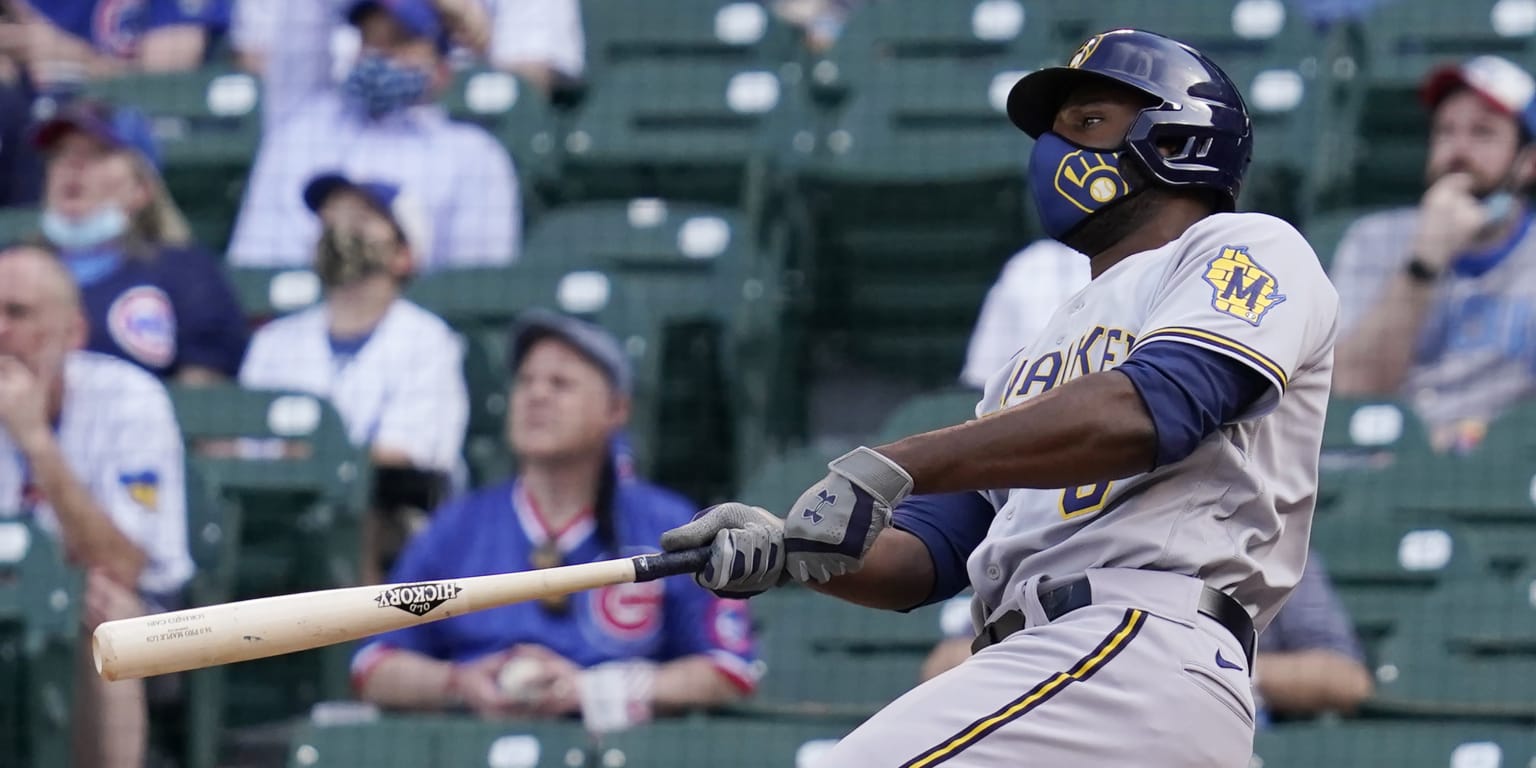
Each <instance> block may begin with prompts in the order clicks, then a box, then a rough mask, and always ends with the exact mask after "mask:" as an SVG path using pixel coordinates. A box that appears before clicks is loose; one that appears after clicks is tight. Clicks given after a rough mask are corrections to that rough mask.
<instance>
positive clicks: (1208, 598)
mask: <svg viewBox="0 0 1536 768" xmlns="http://www.w3.org/2000/svg"><path fill="white" fill-rule="evenodd" d="M1042 586H1043V585H1042ZM1090 605H1093V588H1092V587H1091V586H1090V585H1089V583H1088V579H1086V578H1084V579H1078V580H1076V581H1073V582H1072V583H1070V584H1063V585H1061V586H1059V587H1052V588H1050V589H1041V591H1040V607H1042V608H1044V609H1045V616H1046V618H1048V619H1050V620H1051V621H1055V620H1057V619H1059V618H1061V617H1062V616H1065V615H1067V614H1069V613H1071V612H1073V611H1075V610H1077V609H1079V608H1086V607H1087V606H1090ZM1199 611H1200V613H1201V614H1203V615H1205V616H1209V617H1210V618H1212V619H1214V620H1215V621H1216V623H1217V624H1220V625H1221V626H1222V627H1223V628H1225V629H1226V630H1227V631H1228V632H1231V633H1232V636H1233V637H1235V638H1237V644H1238V645H1239V646H1241V647H1242V649H1243V656H1244V657H1245V658H1246V659H1247V660H1248V669H1249V672H1250V674H1251V673H1252V670H1253V646H1254V643H1255V642H1256V641H1257V640H1258V635H1257V634H1256V633H1255V632H1254V631H1253V618H1252V617H1250V616H1249V615H1248V610H1247V609H1246V608H1244V607H1243V605H1242V603H1239V602H1237V601H1236V600H1234V599H1233V598H1232V597H1231V596H1229V595H1228V594H1227V593H1225V592H1222V591H1221V590H1219V589H1215V588H1214V587H1209V586H1207V587H1206V588H1205V589H1203V590H1201V592H1200V606H1199ZM1023 628H1024V614H1023V613H1022V612H1020V611H1008V612H1007V613H1004V614H1003V615H1002V616H999V617H998V618H997V620H996V621H994V622H992V623H990V624H988V625H986V626H985V627H982V628H981V633H980V634H978V635H977V636H976V639H975V640H973V641H972V642H971V653H976V652H977V651H980V650H981V649H983V648H985V647H987V646H989V645H992V644H993V643H997V642H1000V641H1002V639H1003V638H1005V637H1008V636H1009V635H1012V634H1013V633H1015V632H1018V631H1019V630H1021V629H1023Z"/></svg>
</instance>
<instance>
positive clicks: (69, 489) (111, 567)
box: [23, 434, 147, 589]
mask: <svg viewBox="0 0 1536 768" xmlns="http://www.w3.org/2000/svg"><path fill="white" fill-rule="evenodd" d="M23 451H24V452H25V454H26V458H27V462H28V464H29V466H30V467H31V469H32V475H33V480H34V481H35V482H36V483H37V485H38V488H40V489H41V490H42V492H43V496H44V497H45V498H47V499H48V502H49V504H50V505H52V507H53V512H54V515H55V516H56V517H57V518H58V520H59V530H60V536H61V538H62V539H63V542H64V550H65V551H66V552H68V553H69V554H70V556H71V557H73V558H74V559H75V560H76V561H78V562H79V563H80V564H81V565H83V566H85V567H88V568H100V569H102V570H103V571H105V572H106V573H107V575H108V576H110V577H112V579H113V580H114V581H116V582H117V583H119V584H121V585H123V586H125V587H127V588H129V589H136V588H137V587H138V582H139V573H140V572H142V571H143V570H144V564H145V561H146V559H147V558H146V557H145V555H144V552H143V551H142V550H140V549H139V547H138V545H136V544H134V543H133V542H132V541H131V540H129V538H128V537H127V536H125V535H123V532H122V531H120V530H118V527H117V524H116V523H114V522H112V518H110V517H108V516H107V514H106V513H105V512H103V511H102V509H101V507H100V506H99V505H97V503H96V500H95V499H94V498H92V497H91V494H90V492H89V491H87V490H86V488H85V486H84V485H82V484H81V483H80V481H79V480H78V479H76V477H75V474H74V472H73V471H72V470H71V469H70V468H69V465H68V464H67V463H66V462H65V461H64V454H63V452H62V451H61V450H60V449H59V444H58V442H57V441H55V440H54V439H53V436H52V435H51V434H50V435H47V436H40V437H38V438H36V439H33V440H29V441H27V443H26V444H25V445H24V446H23Z"/></svg>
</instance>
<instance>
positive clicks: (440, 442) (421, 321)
mask: <svg viewBox="0 0 1536 768" xmlns="http://www.w3.org/2000/svg"><path fill="white" fill-rule="evenodd" d="M329 328H330V314H329V311H328V309H327V305H325V304H323V303H322V304H319V305H317V306H314V307H310V308H309V309H306V310H304V311H302V312H298V313H295V314H292V315H289V316H287V317H284V318H280V319H278V320H274V321H272V322H271V323H268V324H267V325H265V326H262V328H261V330H259V331H257V332H256V336H255V338H253V339H252V340H251V349H250V353H249V354H247V355H246V359H245V365H244V366H242V367H241V369H240V384H241V386H244V387H247V388H250V389H287V390H295V391H299V392H308V393H310V394H312V395H316V396H318V397H325V398H328V399H329V400H330V401H331V403H332V404H333V405H334V406H335V407H336V412H337V413H338V414H340V416H341V420H342V422H343V423H344V424H345V425H346V427H347V434H348V436H349V437H350V438H351V440H352V442H353V444H355V445H364V446H381V447H386V448H391V449H395V450H400V451H404V452H405V453H406V455H408V456H410V457H411V463H412V464H413V465H415V466H416V467H418V468H420V469H431V470H438V471H443V472H452V471H454V470H455V468H456V467H457V464H458V460H459V450H460V448H461V447H462V446H463V444H464V430H465V428H466V426H467V425H468V423H469V394H468V391H467V388H466V387H465V384H464V353H463V344H462V343H461V342H460V340H459V337H458V335H457V334H455V333H454V332H453V330H452V329H451V328H449V327H448V324H447V323H445V322H443V321H442V319H441V318H439V317H438V316H437V315H434V314H432V313H431V312H428V311H427V310H425V309H422V308H421V307H419V306H417V305H415V304H413V303H411V302H409V301H406V300H405V299H396V300H395V303H394V304H393V305H392V306H391V307H390V308H389V310H388V311H387V312H385V314H384V317H383V319H381V320H380V321H379V324H378V326H376V327H375V328H374V329H373V332H372V333H370V334H368V336H366V337H364V338H362V339H349V340H345V341H340V342H338V341H337V340H335V339H332V338H331V336H330V331H329Z"/></svg>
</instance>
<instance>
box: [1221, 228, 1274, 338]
mask: <svg viewBox="0 0 1536 768" xmlns="http://www.w3.org/2000/svg"><path fill="white" fill-rule="evenodd" d="M1205 282H1207V283H1209V284H1210V286H1211V290H1212V293H1211V306H1212V307H1214V308H1215V309H1216V311H1217V312H1222V313H1225V314H1228V315H1231V316H1233V317H1236V318H1238V319H1240V320H1243V321H1245V322H1247V323H1248V324H1250V325H1254V326H1257V325H1258V324H1259V323H1260V322H1262V321H1263V320H1264V315H1265V313H1267V312H1269V310H1270V309H1272V308H1274V306H1275V305H1276V304H1279V303H1281V302H1283V301H1285V296H1282V295H1281V294H1280V282H1279V281H1278V280H1276V279H1275V276H1274V273H1272V272H1270V271H1269V270H1267V269H1265V268H1264V267H1263V266H1261V265H1260V264H1259V263H1258V262H1257V261H1254V260H1253V257H1252V256H1249V255H1248V246H1246V245H1224V246H1222V248H1221V253H1220V254H1219V255H1218V256H1216V258H1214V259H1211V263H1210V265H1209V266H1208V267H1207V268H1206V270H1205Z"/></svg>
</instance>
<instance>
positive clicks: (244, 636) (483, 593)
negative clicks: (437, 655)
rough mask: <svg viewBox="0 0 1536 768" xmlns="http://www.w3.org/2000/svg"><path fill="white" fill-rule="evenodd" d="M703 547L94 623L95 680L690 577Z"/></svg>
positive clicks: (274, 652) (704, 555)
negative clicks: (597, 590) (613, 586)
mask: <svg viewBox="0 0 1536 768" xmlns="http://www.w3.org/2000/svg"><path fill="white" fill-rule="evenodd" d="M709 552H710V550H709V548H708V547H699V548H697V549H685V550H680V551H677V552H667V553H663V554H655V555H639V556H636V557H623V558H616V559H613V560H601V561H598V562H595V563H583V564H580V565H566V566H561V567H558V568H545V569H542V570H536V571H521V572H517V573H498V574H493V575H490V576H470V577H467V578H462V579H443V580H441V581H424V582H417V583H413V584H378V585H375V586H369V587H346V588H343V589H327V590H321V591H317V592H300V593H296V594H292V595H278V596H276V597H261V598H256V599H254V600H241V601H238V602H233V603H221V604H218V605H208V606H203V607H201V608H189V609H187V610H184V611H175V612H172V613H159V614H154V615H151V616H139V617H136V618H132V619H122V620H119V621H107V622H103V623H102V624H101V626H99V627H97V628H96V632H95V634H94V636H93V637H92V638H91V651H92V655H93V656H94V657H95V660H96V672H97V673H98V674H100V675H101V676H102V677H103V678H106V679H107V680H126V679H131V678H139V677H150V676H152V675H164V674H170V673H172V672H185V671H187V670H189V669H202V668H204V667H212V666H217V665H219V664H229V663H232V662H236V661H249V660H251V659H261V658H266V657H268V656H278V655H281V654H284V653H293V652H295V651H304V650H309V649H310V648H319V647H321V646H325V645H332V644H335V643H344V642H347V641H349V640H357V639H358V638H362V637H368V636H369V635H376V634H378V633H380V632H388V631H390V630H393V629H400V628H402V627H411V626H415V625H417V624H425V623H427V622H430V621H441V620H442V619H446V618H450V617H452V616H461V615H463V614H466V613H473V612H475V611H483V610H486V609H487V608H498V607H501V606H503V605H511V604H513V603H519V602H523V601H525V600H535V599H538V598H541V597H551V596H555V595H564V594H569V593H571V592H579V591H581V590H584V589H594V588H596V587H604V586H608V585H611V584H625V583H628V582H635V581H654V580H656V579H660V578H664V577H667V576H677V575H680V574H685V573H694V572H696V571H698V570H700V569H701V568H703V567H704V564H705V563H707V562H708V561H709Z"/></svg>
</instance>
